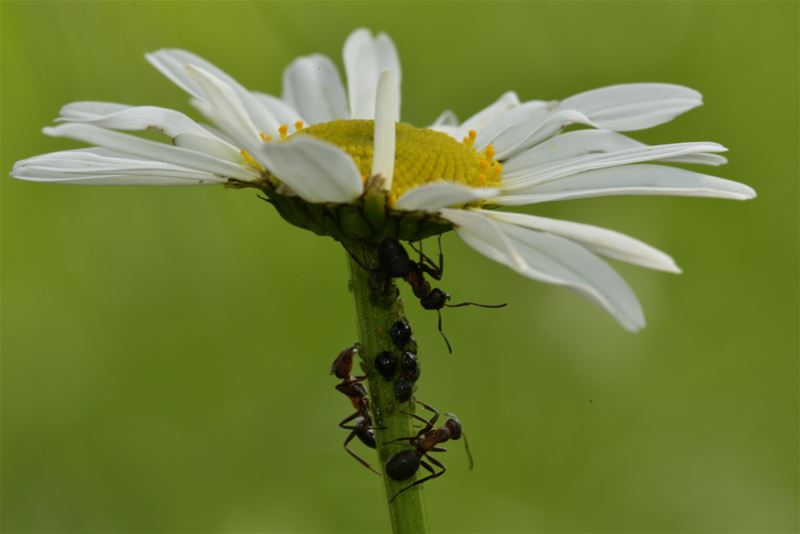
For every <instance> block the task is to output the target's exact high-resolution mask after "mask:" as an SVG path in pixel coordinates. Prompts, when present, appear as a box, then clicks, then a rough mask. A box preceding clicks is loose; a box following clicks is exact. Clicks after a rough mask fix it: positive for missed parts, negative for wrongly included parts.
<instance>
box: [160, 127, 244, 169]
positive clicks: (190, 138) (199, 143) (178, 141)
mask: <svg viewBox="0 0 800 534" xmlns="http://www.w3.org/2000/svg"><path fill="white" fill-rule="evenodd" d="M208 133H209V134H210V133H211V132H208ZM172 142H173V143H175V146H179V147H182V148H187V149H189V150H194V151H196V152H202V153H204V154H209V155H211V156H215V157H217V158H220V159H224V160H227V161H231V162H233V163H239V164H242V163H244V158H243V157H242V152H241V150H240V149H238V148H236V147H235V146H233V145H232V144H230V143H229V142H227V141H224V140H223V139H220V138H219V137H217V136H213V137H212V136H211V135H195V134H188V133H186V134H180V135H178V136H176V137H175V139H173V140H172Z"/></svg>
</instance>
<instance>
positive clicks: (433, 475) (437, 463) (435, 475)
mask: <svg viewBox="0 0 800 534" xmlns="http://www.w3.org/2000/svg"><path fill="white" fill-rule="evenodd" d="M425 457H427V458H428V460H429V461H430V462H431V463H432V464H433V465H435V466H436V467H438V468H439V469H441V471H438V472H437V471H435V470H434V469H433V468H432V467H431V466H429V465H428V464H427V463H426V462H424V461H422V460H420V462H419V464H420V465H421V466H422V467H424V468H425V469H427V470H428V471H429V472H430V473H431V474H430V475H428V476H426V477H425V478H421V479H419V480H416V481H414V482H412V483H411V484H409V485H408V486H406V487H405V488H403V489H401V490H400V491H398V492H397V493H395V494H394V497H392V498H391V500H390V501H389V502H390V503H391V502H392V501H394V500H395V499H396V498H397V496H398V495H400V494H401V493H403V492H404V491H406V490H407V489H411V488H413V487H414V486H418V485H420V484H423V483H425V482H427V481H429V480H433V479H434V478H438V477H440V476H442V475H443V474H444V473H445V471H447V468H446V467H445V466H444V464H443V463H442V462H440V461H438V460H437V459H436V458H434V457H433V456H428V455H427V454H425Z"/></svg>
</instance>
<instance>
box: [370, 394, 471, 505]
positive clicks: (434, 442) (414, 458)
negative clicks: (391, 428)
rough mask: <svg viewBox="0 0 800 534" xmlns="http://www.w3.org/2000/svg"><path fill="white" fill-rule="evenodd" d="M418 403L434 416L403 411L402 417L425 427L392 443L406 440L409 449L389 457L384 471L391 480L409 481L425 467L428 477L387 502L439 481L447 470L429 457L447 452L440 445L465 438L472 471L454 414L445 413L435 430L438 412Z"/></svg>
mask: <svg viewBox="0 0 800 534" xmlns="http://www.w3.org/2000/svg"><path fill="white" fill-rule="evenodd" d="M417 403H418V404H420V405H421V406H423V407H424V408H425V409H427V410H428V411H430V412H432V413H433V417H431V418H430V419H425V418H424V417H422V416H420V415H417V414H412V413H409V412H403V413H404V414H406V415H409V416H411V417H413V418H415V419H417V420H418V421H421V422H422V423H424V425H425V426H424V427H422V429H420V431H419V432H417V434H416V435H414V436H411V437H406V438H399V439H396V440H394V442H398V441H408V444H409V445H410V446H411V447H412V448H411V449H404V450H402V451H399V452H397V453H395V454H394V455H393V456H392V457H391V458H389V460H388V461H387V462H386V468H385V471H386V474H387V475H389V477H390V478H392V479H394V480H397V481H402V480H406V479H409V478H411V477H412V476H414V474H415V473H416V472H417V471H418V470H419V468H420V467H423V468H425V470H426V471H428V473H429V474H428V475H427V476H425V477H423V478H421V479H419V480H416V481H414V482H412V483H411V484H409V485H408V486H406V487H404V488H403V489H401V490H399V491H398V492H397V493H395V494H394V496H392V498H391V499H390V500H389V502H393V501H394V500H395V499H396V498H397V496H398V495H400V494H401V493H403V492H404V491H406V490H408V489H411V488H413V487H414V486H418V485H420V484H423V483H425V482H427V481H428V480H432V479H434V478H438V477H440V476H442V475H443V474H444V473H445V472H446V471H447V467H445V465H444V464H443V463H442V462H440V461H439V460H437V459H436V458H435V457H433V456H431V453H433V452H446V449H444V448H442V447H440V446H439V445H440V444H442V443H445V442H447V441H450V440H454V441H455V440H459V439H461V438H464V445H465V448H466V451H467V457H468V458H469V468H470V469H472V468H473V465H474V463H473V460H472V453H471V452H470V450H469V445H468V444H467V438H466V436H465V435H464V431H463V428H462V426H461V421H459V420H458V418H457V417H456V416H455V415H453V414H449V413H448V414H445V415H446V416H447V419H446V420H445V423H444V424H443V425H442V426H440V427H438V428H437V427H436V422H437V421H438V420H439V412H438V411H437V410H436V409H435V408H433V407H432V406H429V405H427V404H425V403H424V402H421V401H417ZM432 465H433V466H435V467H436V468H438V469H439V470H438V471H437V470H436V469H435V468H434V467H431V466H432Z"/></svg>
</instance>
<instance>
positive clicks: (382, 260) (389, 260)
mask: <svg viewBox="0 0 800 534" xmlns="http://www.w3.org/2000/svg"><path fill="white" fill-rule="evenodd" d="M438 242H439V262H438V264H437V263H435V262H434V261H433V260H432V259H430V258H429V257H428V256H426V255H425V254H423V252H422V242H421V241H420V248H417V247H415V246H414V245H413V244H410V245H411V248H412V249H414V251H415V252H417V253H419V261H417V262H414V261H412V260H411V258H410V257H409V255H408V251H407V250H406V249H405V247H404V246H403V245H402V244H401V243H400V242H399V241H398V240H396V239H393V238H391V237H387V238H385V239H384V240H383V241H381V243H380V245H378V268H377V269H370V268H369V267H367V266H365V265H364V264H363V263H362V262H361V261H360V260H359V259H358V258H356V257H355V256H354V255H353V254H352V253H351V254H350V256H351V257H353V259H354V260H355V261H356V263H358V264H359V265H361V267H363V268H365V269H366V270H368V271H370V272H373V273H383V274H384V275H385V276H386V277H387V282H388V279H391V278H402V279H403V280H405V281H406V282H408V285H410V286H411V290H412V291H413V293H414V296H415V297H417V298H418V299H419V303H420V304H421V305H422V307H423V308H425V309H426V310H436V314H437V315H438V316H439V322H438V328H439V333H440V334H441V335H442V338H444V342H445V344H446V345H447V351H448V352H449V353H451V354H452V353H453V347H452V346H451V345H450V340H449V339H447V336H446V335H445V333H444V331H443V330H442V312H441V309H442V308H444V307H447V308H460V307H462V306H478V307H480V308H504V307H505V306H507V304H479V303H477V302H460V303H458V304H448V301H449V300H450V294H449V293H446V292H445V291H443V290H441V289H439V288H438V287H434V288H432V287H431V284H430V283H429V282H428V281H427V280H425V275H426V274H427V275H428V276H430V277H431V278H433V279H434V280H441V279H442V276H443V274H444V255H443V254H442V236H441V235H439V239H438Z"/></svg>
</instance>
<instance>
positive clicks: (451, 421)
mask: <svg viewBox="0 0 800 534" xmlns="http://www.w3.org/2000/svg"><path fill="white" fill-rule="evenodd" d="M445 415H446V416H447V421H445V422H444V426H445V427H447V429H448V430H449V431H450V436H451V437H452V439H460V438H461V436H462V434H463V433H464V431H463V429H462V427H461V421H459V420H458V417H456V416H455V415H454V414H452V413H447V414H445Z"/></svg>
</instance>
